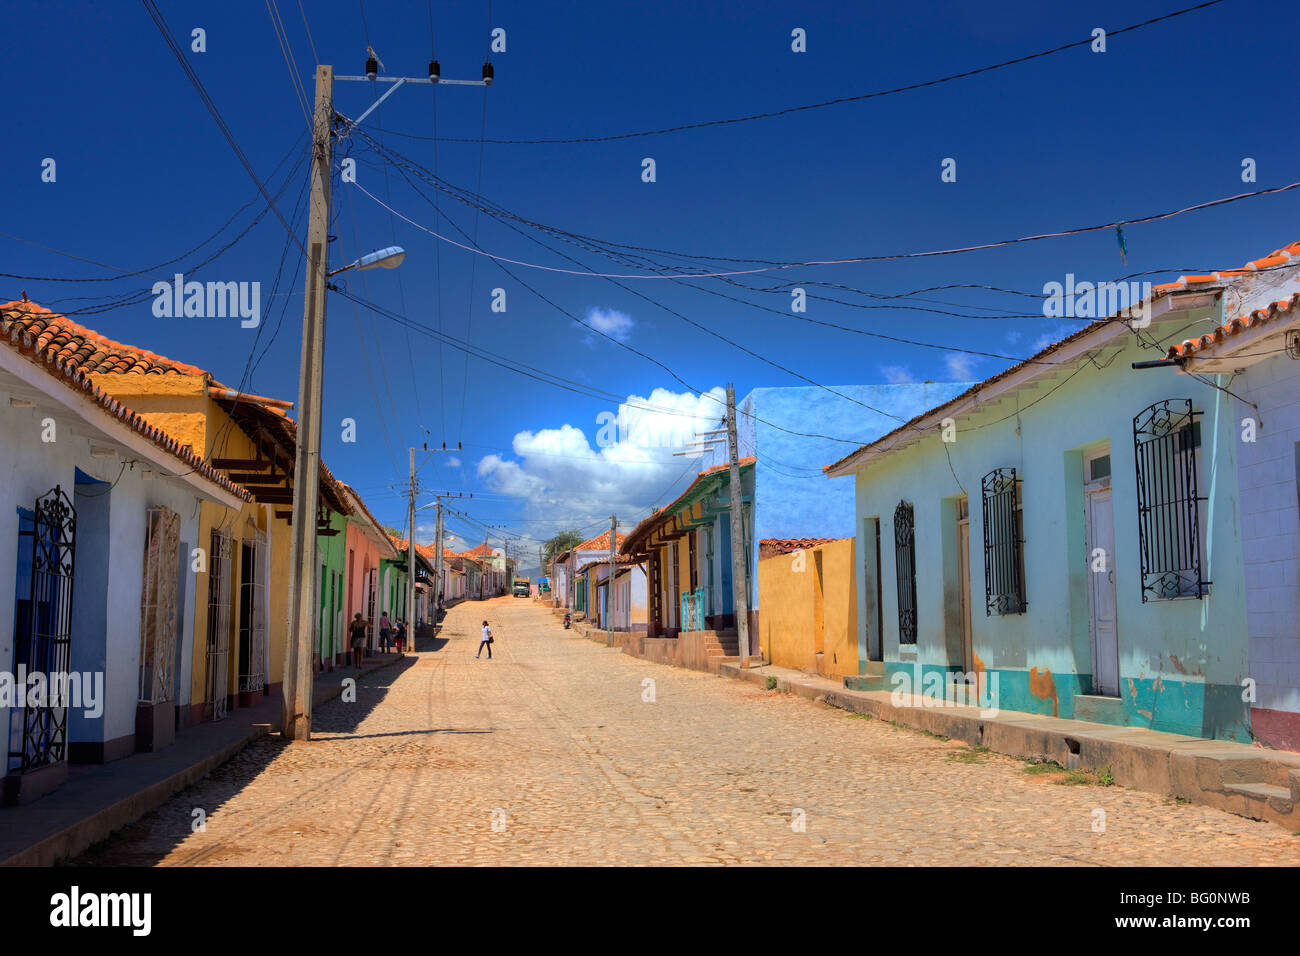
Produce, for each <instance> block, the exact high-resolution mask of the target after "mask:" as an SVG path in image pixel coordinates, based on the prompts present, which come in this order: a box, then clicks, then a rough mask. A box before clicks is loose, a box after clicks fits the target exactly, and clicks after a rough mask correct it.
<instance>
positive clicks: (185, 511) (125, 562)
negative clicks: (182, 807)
mask: <svg viewBox="0 0 1300 956" xmlns="http://www.w3.org/2000/svg"><path fill="white" fill-rule="evenodd" d="M29 338H30V337H29V336H24V335H23V334H22V333H21V332H15V335H14V338H13V339H10V338H9V337H7V336H0V672H2V676H0V681H3V680H4V679H6V678H7V679H8V680H9V681H10V682H11V683H10V686H9V693H8V694H4V693H0V698H3V699H2V700H0V730H3V732H4V734H5V738H6V741H7V743H8V746H7V748H6V753H7V756H6V759H5V762H4V767H3V775H4V800H5V803H6V804H14V803H18V802H27V801H29V800H31V799H34V798H35V797H38V796H40V795H41V794H42V793H45V792H48V791H49V790H50V789H53V788H54V787H56V786H58V785H59V784H60V783H61V782H62V781H63V780H64V779H66V777H67V773H68V764H69V762H74V763H78V762H80V763H100V762H106V761H109V760H114V759H117V758H119V757H124V756H127V755H129V754H131V753H134V752H135V751H136V750H137V749H158V748H159V747H162V746H166V745H167V744H168V743H170V741H171V740H172V739H173V736H174V734H175V729H176V726H177V722H178V712H180V711H183V710H186V709H188V707H189V705H190V703H191V702H190V700H189V697H190V695H191V674H190V670H191V667H192V666H193V665H192V662H193V659H194V654H193V622H194V615H195V608H196V605H197V606H198V607H199V608H200V611H199V613H205V612H206V607H207V604H206V596H205V595H196V594H195V587H194V581H195V575H194V574H193V573H192V570H191V569H192V564H193V560H194V555H193V549H195V548H201V547H203V546H204V545H205V542H202V541H200V540H199V533H198V518H199V504H200V502H201V501H210V502H215V503H217V504H219V505H222V506H225V507H227V508H231V509H233V510H235V511H238V509H239V508H240V507H241V506H242V504H243V503H244V502H245V501H247V500H249V496H248V493H247V492H246V491H244V490H243V489H242V488H240V487H239V486H238V485H235V484H233V483H232V482H230V481H229V480H228V479H226V478H225V477H223V476H221V475H220V474H218V473H217V472H215V471H213V470H212V469H211V468H209V467H208V466H207V465H205V464H204V463H203V461H202V460H201V459H200V458H199V457H197V456H196V455H194V454H193V453H192V452H191V451H190V449H189V448H188V446H185V447H182V446H180V445H178V444H177V443H176V442H175V441H174V440H173V439H171V438H169V437H168V436H167V435H166V434H165V433H163V432H161V431H160V430H159V429H157V428H154V427H152V426H150V425H149V424H147V423H146V422H145V421H144V420H143V419H142V418H140V417H139V416H137V415H136V414H135V413H134V412H132V411H131V410H130V409H128V408H126V407H124V406H123V405H121V404H120V403H118V402H116V401H114V400H113V399H112V398H110V397H108V396H107V395H106V394H105V393H103V392H102V391H100V390H99V389H98V388H97V387H95V386H94V385H93V384H91V382H90V381H89V379H88V378H87V377H86V376H84V375H83V374H82V373H80V372H68V371H64V370H62V369H61V368H60V367H58V366H56V365H54V364H49V363H47V362H46V361H45V360H44V359H43V358H42V357H40V356H39V352H38V350H37V349H35V348H34V345H35V343H33V342H32V341H29V340H28V339H29ZM23 672H26V674H28V675H30V674H32V673H33V672H40V673H42V674H45V675H49V674H59V673H70V674H74V675H79V676H78V677H76V678H73V679H71V682H70V685H69V691H70V692H71V691H72V690H73V688H74V687H77V685H78V683H80V684H81V685H82V686H80V687H77V690H78V691H79V692H80V693H79V695H73V694H72V693H69V695H68V696H67V697H65V698H63V699H62V700H60V699H58V698H56V697H55V696H53V695H50V694H47V695H45V696H44V698H41V697H40V696H37V697H36V698H33V697H32V696H31V694H30V693H28V694H27V695H26V696H23V694H21V693H19V694H17V695H15V694H14V691H15V690H17V689H19V688H18V687H17V686H16V685H15V684H14V683H13V682H14V681H15V679H18V680H19V682H21V678H19V675H20V674H22V673H23ZM27 690H28V691H30V685H29V687H28V688H27Z"/></svg>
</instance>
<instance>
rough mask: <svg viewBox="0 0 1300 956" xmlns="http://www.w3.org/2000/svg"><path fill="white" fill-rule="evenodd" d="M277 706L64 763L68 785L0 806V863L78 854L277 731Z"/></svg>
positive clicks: (327, 692)
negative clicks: (172, 738)
mask: <svg viewBox="0 0 1300 956" xmlns="http://www.w3.org/2000/svg"><path fill="white" fill-rule="evenodd" d="M400 659H401V658H399V657H397V655H395V654H384V655H379V657H377V658H373V659H367V660H366V661H365V663H364V665H363V666H362V668H361V670H360V671H359V672H357V671H352V669H351V668H350V667H347V668H341V669H340V670H336V671H335V672H334V673H332V674H327V675H322V676H321V677H318V678H317V679H316V681H315V683H314V685H313V687H312V699H313V700H314V701H315V702H316V703H324V702H325V701H327V700H332V699H333V698H335V697H337V696H339V694H340V693H341V692H342V689H343V687H342V679H343V678H345V677H354V676H357V675H358V674H369V673H372V672H374V671H377V670H381V669H383V668H385V667H388V666H389V665H390V664H393V663H396V662H397V661H398V660H400ZM345 672H351V673H345ZM281 704H282V697H281V696H280V695H278V694H277V695H275V696H274V697H269V698H265V699H263V700H261V701H260V702H259V703H258V704H257V705H256V706H253V707H246V708H244V707H241V708H236V709H234V710H231V711H230V712H229V716H227V717H226V718H225V719H224V720H219V721H209V722H206V723H201V724H194V725H191V726H189V727H187V728H185V729H184V730H182V731H180V732H179V733H177V734H176V742H175V743H173V744H172V745H171V746H169V747H165V748H164V749H162V750H157V751H153V752H150V753H136V754H133V755H131V756H129V757H123V758H122V759H121V760H114V761H112V762H111V763H106V764H97V765H85V764H79V765H75V766H72V767H69V768H68V779H67V782H66V783H64V784H63V785H62V786H60V787H59V788H58V789H57V790H54V791H53V792H51V793H48V794H46V795H45V796H43V797H41V798H40V799H39V800H35V801H33V802H31V803H26V804H24V805H22V806H17V807H6V808H4V809H0V866H52V865H54V864H55V863H57V862H58V861H60V860H65V859H68V858H70V857H74V856H77V855H78V854H80V853H83V852H84V851H85V850H86V849H87V848H88V847H90V846H91V845H92V844H93V843H96V842H98V841H100V840H103V839H105V838H106V837H108V836H109V835H110V834H112V833H113V831H115V830H118V829H121V828H122V827H124V826H126V825H127V824H130V823H134V822H135V821H136V820H138V819H140V818H141V817H142V816H144V815H145V814H146V813H148V812H149V811H150V810H153V809H154V808H156V807H158V806H159V805H161V804H162V803H163V802H165V801H166V800H167V799H168V798H169V797H171V796H172V795H173V794H175V793H178V792H179V791H181V790H183V789H184V788H185V787H187V786H189V785H190V784H192V783H194V782H195V781H197V780H200V779H201V778H203V777H205V776H207V775H208V774H209V773H211V772H212V771H213V770H215V769H216V768H217V767H219V766H221V764H223V763H225V762H226V761H227V760H229V759H230V758H231V757H233V756H234V755H235V754H237V753H238V752H239V751H241V750H243V749H244V748H245V747H247V746H248V745H249V744H251V743H252V742H253V741H255V740H257V739H259V738H261V737H264V736H266V735H267V734H270V733H274V732H276V731H278V730H279V728H280V717H281V714H280V711H281ZM65 766H66V764H65ZM6 779H8V778H6Z"/></svg>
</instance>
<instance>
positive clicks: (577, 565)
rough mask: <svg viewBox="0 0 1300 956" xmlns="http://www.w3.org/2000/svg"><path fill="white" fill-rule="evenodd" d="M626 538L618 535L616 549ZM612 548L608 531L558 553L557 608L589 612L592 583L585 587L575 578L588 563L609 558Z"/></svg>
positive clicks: (556, 559)
mask: <svg viewBox="0 0 1300 956" xmlns="http://www.w3.org/2000/svg"><path fill="white" fill-rule="evenodd" d="M625 537H626V536H625V535H622V534H619V535H618V536H617V538H616V539H615V541H616V543H615V548H618V547H619V546H621V545H622V543H623V540H624V538H625ZM609 548H610V544H609V532H608V531H606V532H604V533H603V534H599V535H597V536H596V537H594V538H588V539H587V540H586V541H582V542H579V543H578V544H575V545H574V546H573V547H572V548H570V549H569V550H568V551H562V552H561V553H560V554H557V555H556V556H555V560H554V562H553V566H554V571H553V573H552V577H553V578H554V579H555V582H556V584H555V592H554V598H555V603H556V606H557V607H565V608H569V609H570V610H572V611H574V612H577V611H583V612H584V613H585V612H586V611H587V609H588V607H589V606H590V595H589V593H588V592H589V591H590V583H589V582H588V585H587V588H586V589H580V588H579V587H578V581H577V580H576V579H577V577H578V575H579V573H580V572H581V570H582V568H583V567H585V566H586V565H588V564H590V563H592V562H594V561H601V560H604V561H608V560H609Z"/></svg>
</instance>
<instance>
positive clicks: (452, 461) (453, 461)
mask: <svg viewBox="0 0 1300 956" xmlns="http://www.w3.org/2000/svg"><path fill="white" fill-rule="evenodd" d="M447 467H448V468H459V467H460V459H459V458H455V457H452V458H448V459H447Z"/></svg>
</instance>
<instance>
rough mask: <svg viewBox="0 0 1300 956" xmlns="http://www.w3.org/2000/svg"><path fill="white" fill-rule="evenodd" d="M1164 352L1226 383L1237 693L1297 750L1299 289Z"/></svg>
mask: <svg viewBox="0 0 1300 956" xmlns="http://www.w3.org/2000/svg"><path fill="white" fill-rule="evenodd" d="M1297 257H1300V243H1294V244H1292V245H1291V246H1288V247H1287V248H1286V249H1283V250H1280V251H1279V253H1277V254H1275V256H1274V257H1273V258H1272V260H1266V261H1265V262H1264V263H1263V264H1262V267H1264V268H1268V267H1269V266H1272V267H1273V268H1277V269H1279V271H1281V269H1282V268H1283V267H1284V265H1289V264H1290V262H1291V260H1292V259H1293V258H1297ZM1167 357H1168V358H1169V359H1170V360H1171V361H1174V362H1177V363H1179V365H1178V366H1177V368H1178V373H1180V374H1177V379H1179V380H1181V379H1183V378H1184V377H1185V376H1195V375H1203V376H1228V377H1229V380H1230V381H1231V390H1232V396H1231V400H1230V404H1232V405H1233V406H1234V409H1235V410H1234V411H1233V414H1232V418H1233V420H1234V421H1235V422H1236V426H1237V430H1238V435H1237V449H1238V455H1237V485H1238V491H1239V505H1240V512H1239V521H1240V523H1239V532H1240V535H1241V540H1242V551H1243V559H1244V561H1245V577H1246V628H1247V661H1248V679H1249V684H1248V685H1247V687H1246V688H1245V689H1244V690H1243V694H1244V695H1245V696H1246V698H1247V700H1246V703H1247V704H1248V705H1249V707H1250V730H1251V735H1252V736H1253V737H1254V738H1255V739H1256V740H1258V741H1260V742H1261V743H1263V744H1265V745H1267V746H1269V747H1274V748H1277V749H1282V750H1297V751H1300V508H1298V507H1297V498H1298V497H1300V481H1298V480H1297V475H1298V474H1300V293H1296V292H1293V293H1291V294H1289V295H1288V294H1287V287H1286V286H1283V287H1282V288H1281V289H1280V291H1279V295H1278V297H1277V298H1275V299H1274V300H1273V301H1271V302H1269V303H1268V304H1266V305H1261V306H1259V307H1257V308H1255V309H1254V310H1252V311H1246V312H1242V313H1240V314H1237V315H1236V316H1235V317H1234V318H1233V319H1231V320H1230V321H1228V322H1225V323H1223V324H1222V325H1220V326H1219V327H1218V328H1216V329H1213V330H1211V331H1210V332H1208V333H1204V334H1202V335H1201V336H1199V337H1197V338H1193V339H1187V340H1184V341H1183V342H1180V343H1177V344H1175V345H1171V346H1170V348H1169V350H1168V352H1167ZM1153 374H1154V373H1153ZM1165 374H1166V375H1167V376H1174V375H1175V372H1174V371H1172V370H1171V371H1169V372H1167V373H1165ZM1178 384H1181V381H1179V382H1178ZM1170 385H1171V386H1173V385H1174V383H1173V382H1171V383H1170Z"/></svg>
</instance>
